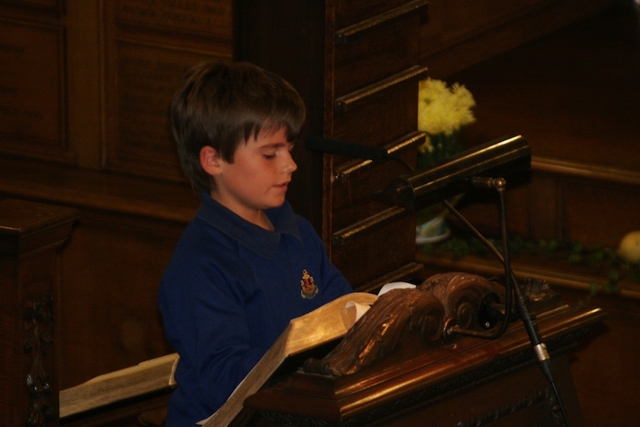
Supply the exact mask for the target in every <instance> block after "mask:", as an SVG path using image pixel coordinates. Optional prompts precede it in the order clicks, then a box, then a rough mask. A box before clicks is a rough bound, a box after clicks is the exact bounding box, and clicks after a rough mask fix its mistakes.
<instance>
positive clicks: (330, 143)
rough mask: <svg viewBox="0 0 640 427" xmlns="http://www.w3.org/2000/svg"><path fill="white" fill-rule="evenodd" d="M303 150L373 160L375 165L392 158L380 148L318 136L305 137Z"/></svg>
mask: <svg viewBox="0 0 640 427" xmlns="http://www.w3.org/2000/svg"><path fill="white" fill-rule="evenodd" d="M305 148H307V149H308V150H311V151H317V152H320V153H328V154H337V155H340V156H346V157H353V158H357V159H363V160H373V161H374V162H376V163H384V162H386V161H387V160H389V159H391V158H392V156H391V155H389V153H388V152H387V150H386V149H384V148H382V147H378V146H375V145H364V144H356V143H353V142H344V141H338V140H335V139H328V138H321V137H318V136H309V137H307V138H306V140H305Z"/></svg>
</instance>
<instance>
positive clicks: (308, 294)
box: [300, 270, 318, 299]
mask: <svg viewBox="0 0 640 427" xmlns="http://www.w3.org/2000/svg"><path fill="white" fill-rule="evenodd" d="M300 286H301V287H302V291H301V292H300V295H302V298H305V299H311V298H313V297H315V296H316V295H318V287H317V286H316V283H315V281H314V280H313V277H312V276H311V275H310V274H309V272H308V271H307V270H302V280H300Z"/></svg>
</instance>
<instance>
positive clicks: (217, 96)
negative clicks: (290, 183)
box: [169, 62, 305, 190]
mask: <svg viewBox="0 0 640 427" xmlns="http://www.w3.org/2000/svg"><path fill="white" fill-rule="evenodd" d="M169 119H170V121H171V126H172V129H173V135H174V138H175V141H176V145H177V148H178V154H179V156H180V163H181V165H182V170H183V172H184V174H185V175H186V177H187V178H188V179H189V181H191V185H192V186H193V187H194V189H196V190H209V189H211V187H212V185H213V180H212V179H211V177H210V176H209V175H208V174H207V173H206V172H205V171H204V170H203V169H202V166H201V164H200V150H201V149H202V147H204V146H211V147H213V148H215V149H216V151H218V152H219V153H220V156H221V157H222V159H223V160H225V161H226V162H229V163H233V155H234V153H235V150H236V148H237V147H238V144H239V143H240V141H245V142H246V141H247V140H248V139H249V138H250V137H252V136H253V137H257V136H258V134H259V133H260V131H261V130H266V131H277V130H279V129H281V128H283V127H284V128H285V134H286V136H287V139H288V140H289V141H295V140H296V139H297V138H298V136H299V134H300V130H301V128H302V125H303V123H304V120H305V106H304V102H303V101H302V99H301V97H300V95H299V94H298V93H297V92H296V90H295V89H294V88H293V86H291V84H289V83H288V82H287V81H286V80H284V79H283V78H282V77H280V76H278V75H276V74H274V73H271V72H269V71H266V70H264V69H262V68H260V67H258V66H256V65H253V64H250V63H246V62H234V63H223V62H203V63H201V64H198V65H196V66H195V67H193V68H192V69H191V70H189V72H188V73H187V75H186V77H185V79H184V80H183V82H182V84H181V86H180V88H179V89H178V91H177V92H176V94H175V96H174V98H173V102H172V103H171V106H170V110H169Z"/></svg>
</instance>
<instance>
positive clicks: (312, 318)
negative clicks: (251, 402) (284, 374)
mask: <svg viewBox="0 0 640 427" xmlns="http://www.w3.org/2000/svg"><path fill="white" fill-rule="evenodd" d="M377 298H378V297H377V296H376V295H374V294H369V293H365V292H355V293H351V294H348V295H344V296H342V297H340V298H338V299H335V300H333V301H331V302H329V303H327V304H325V305H323V306H322V307H320V308H317V309H316V310H314V311H312V312H310V313H307V314H305V315H304V316H301V317H297V318H295V319H292V320H291V321H290V322H289V325H288V326H287V328H286V329H285V330H284V332H283V333H282V334H281V335H280V337H279V338H278V339H277V341H276V342H275V343H274V344H273V346H271V348H270V349H269V350H268V351H267V352H266V353H265V355H264V356H263V357H262V359H260V361H259V362H258V364H257V365H256V366H255V367H254V368H253V369H252V370H251V371H250V372H249V373H248V374H247V376H246V377H245V378H244V380H242V382H241V383H240V384H239V385H238V387H236V389H235V390H234V392H233V393H232V394H231V396H229V399H228V400H227V401H226V403H225V404H224V405H222V407H221V408H220V409H218V410H217V411H216V412H215V413H214V414H213V415H212V416H211V417H209V418H207V419H206V420H203V421H201V422H199V423H198V424H200V425H204V426H205V427H214V426H215V427H226V426H227V425H228V424H229V423H230V422H231V421H233V419H234V418H235V417H236V416H237V415H238V413H240V411H241V410H242V403H243V402H244V400H245V398H246V397H248V396H250V395H251V394H253V393H255V392H257V391H258V390H259V389H260V387H262V385H263V384H264V383H265V382H266V381H267V380H268V379H269V378H270V377H271V375H273V373H274V372H275V371H276V370H277V369H278V367H280V365H281V364H282V363H283V362H284V361H285V360H286V359H287V358H288V357H290V356H293V355H296V354H299V353H302V352H304V351H306V350H309V349H311V348H314V347H317V346H320V345H322V344H326V343H329V342H331V341H333V340H335V339H338V338H340V337H342V336H344V335H345V334H346V333H347V331H348V330H349V329H350V328H351V326H353V324H354V323H355V322H356V320H357V319H359V318H360V316H361V315H362V314H363V312H364V311H366V309H367V308H368V307H369V306H370V305H371V304H373V303H374V302H375V301H376V299H377Z"/></svg>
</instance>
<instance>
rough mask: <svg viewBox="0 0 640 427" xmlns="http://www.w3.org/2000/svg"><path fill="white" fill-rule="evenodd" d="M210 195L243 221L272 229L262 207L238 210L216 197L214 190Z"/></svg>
mask: <svg viewBox="0 0 640 427" xmlns="http://www.w3.org/2000/svg"><path fill="white" fill-rule="evenodd" d="M210 195H211V198H212V199H213V200H215V201H216V202H218V203H220V204H221V205H222V206H224V207H225V208H227V209H229V210H230V211H231V212H233V213H235V214H236V215H238V216H239V217H240V218H242V219H244V220H245V221H247V222H250V223H251V224H254V225H257V226H258V227H260V228H264V229H265V230H270V231H273V224H272V223H271V220H270V219H269V217H268V216H267V213H266V212H265V211H264V210H263V209H256V210H247V209H245V210H242V211H240V210H239V209H237V208H234V206H229V205H228V204H227V203H225V202H224V201H223V200H220V198H219V197H217V194H216V192H215V191H211V193H210Z"/></svg>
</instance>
